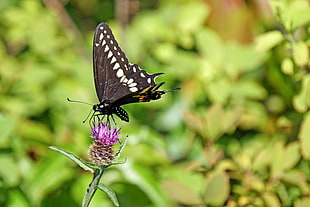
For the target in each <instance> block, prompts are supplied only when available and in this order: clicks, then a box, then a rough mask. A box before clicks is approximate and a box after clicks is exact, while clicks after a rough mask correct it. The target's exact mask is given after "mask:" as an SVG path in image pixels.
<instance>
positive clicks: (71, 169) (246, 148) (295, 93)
mask: <svg viewBox="0 0 310 207" xmlns="http://www.w3.org/2000/svg"><path fill="white" fill-rule="evenodd" d="M309 8H310V7H309V1H307V0H298V1H295V0H286V1H284V0H269V1H267V0H250V1H242V0H115V1H112V0H110V1H108V0H106V1H105V0H102V1H100V0H88V1H84V0H74V1H73V0H44V1H41V0H1V1H0V206H5V207H7V206H8V207H16V206H18V207H29V206H31V207H38V206H44V207H49V206H59V207H62V206H65V207H75V206H81V202H82V199H83V196H84V194H85V192H86V189H87V186H88V184H89V183H90V181H91V179H92V174H91V173H89V172H88V171H84V170H82V169H81V168H79V167H78V166H77V165H76V164H75V163H73V162H72V161H71V160H69V159H67V158H66V157H64V156H62V155H61V154H59V153H57V152H55V151H52V150H50V149H49V148H48V146H50V145H54V146H57V147H60V148H63V149H65V150H68V151H71V152H73V153H75V154H76V155H78V156H80V157H82V158H84V159H87V151H88V146H89V145H90V143H91V141H92V140H91V138H89V136H90V132H89V130H90V127H89V125H88V124H87V123H85V124H83V123H82V121H83V120H84V119H85V118H86V116H87V114H88V113H89V111H90V110H91V107H90V106H88V105H85V104H77V103H69V102H67V101H66V98H67V97H69V98H71V99H74V100H80V101H85V102H88V103H90V104H95V103H97V102H98V100H97V97H96V94H95V89H94V85H93V74H92V37H93V32H94V29H95V27H96V25H97V24H98V23H99V22H102V21H104V22H107V23H108V24H109V25H110V26H111V28H112V30H113V32H114V34H115V36H116V38H117V40H118V42H119V44H120V45H121V47H122V48H123V50H124V51H125V53H126V54H127V56H128V58H129V60H130V61H131V62H133V63H137V64H139V65H140V66H141V68H143V69H145V70H146V71H148V72H150V73H157V72H164V73H165V75H163V76H160V77H159V78H158V79H157V80H158V81H165V82H166V84H165V85H164V86H163V89H172V88H175V87H181V88H182V90H181V91H177V92H172V93H168V94H166V95H164V96H163V98H162V99H160V100H157V101H153V102H151V103H138V104H130V105H128V106H125V107H124V108H125V109H126V110H127V111H128V112H129V115H130V119H131V121H130V122H129V123H125V122H118V125H119V126H122V135H123V137H125V136H126V135H128V144H127V145H126V148H125V150H124V151H123V153H122V157H121V159H120V160H124V159H125V158H126V163H125V164H122V165H117V166H113V167H111V168H109V169H108V170H107V171H106V172H105V174H104V176H103V180H102V182H103V183H104V184H106V185H108V186H109V187H110V188H112V189H113V190H114V191H115V193H116V194H117V197H118V199H119V202H120V205H121V206H123V207H127V206H128V207H129V206H136V207H138V206H141V207H142V206H143V207H146V206H148V207H163V206H169V207H170V206H171V207H177V206H230V207H234V206H268V207H278V206H295V207H306V206H310V185H309V180H310V162H309V159H310V113H309V112H308V110H309V106H310V74H309V44H310V38H309V37H310V36H309V32H310V28H309V25H310V9H309ZM91 206H94V207H95V206H96V207H99V206H106V207H107V206H113V203H112V202H111V201H110V200H109V198H108V197H107V196H106V195H105V194H104V193H103V192H99V191H98V192H97V193H96V195H95V197H94V200H93V201H92V203H91Z"/></svg>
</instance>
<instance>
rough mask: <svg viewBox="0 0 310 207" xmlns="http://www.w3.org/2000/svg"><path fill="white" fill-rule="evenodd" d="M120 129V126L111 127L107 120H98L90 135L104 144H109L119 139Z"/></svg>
mask: <svg viewBox="0 0 310 207" xmlns="http://www.w3.org/2000/svg"><path fill="white" fill-rule="evenodd" d="M120 130H121V129H120V128H119V129H117V128H112V129H111V128H110V124H109V123H108V122H104V123H102V122H101V121H99V122H98V124H96V125H95V126H94V127H93V128H92V129H91V133H92V136H90V137H91V138H93V139H95V141H97V142H100V143H102V144H104V145H106V146H111V145H114V144H116V143H117V142H118V141H119V138H120V136H119V134H120Z"/></svg>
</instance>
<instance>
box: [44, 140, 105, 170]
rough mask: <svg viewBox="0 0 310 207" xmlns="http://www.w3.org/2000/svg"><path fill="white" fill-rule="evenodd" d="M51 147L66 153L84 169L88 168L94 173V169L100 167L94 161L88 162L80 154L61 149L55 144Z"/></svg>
mask: <svg viewBox="0 0 310 207" xmlns="http://www.w3.org/2000/svg"><path fill="white" fill-rule="evenodd" d="M49 148H50V149H52V150H55V151H58V152H60V153H61V154H63V155H65V156H66V157H68V158H69V159H71V160H72V161H74V162H75V163H76V164H78V165H79V166H80V167H81V168H83V169H84V170H88V171H90V172H92V173H94V169H98V168H99V167H97V166H96V165H94V164H92V163H89V162H86V161H85V160H83V159H81V158H79V157H78V156H76V155H75V154H73V153H71V152H67V151H66V150H63V149H60V148H58V147H55V146H49Z"/></svg>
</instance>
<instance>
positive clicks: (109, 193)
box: [98, 183, 119, 206]
mask: <svg viewBox="0 0 310 207" xmlns="http://www.w3.org/2000/svg"><path fill="white" fill-rule="evenodd" d="M98 188H99V189H100V190H102V191H103V192H105V193H106V194H107V196H108V197H109V198H110V199H111V201H112V202H113V204H114V205H115V206H119V202H118V200H117V197H116V194H115V193H114V191H113V190H112V189H111V188H110V187H109V186H107V185H104V184H102V183H100V184H99V185H98Z"/></svg>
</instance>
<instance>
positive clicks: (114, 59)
mask: <svg viewBox="0 0 310 207" xmlns="http://www.w3.org/2000/svg"><path fill="white" fill-rule="evenodd" d="M111 53H112V52H111ZM115 62H116V58H115V57H114V56H113V57H112V59H111V62H110V63H111V64H112V63H115Z"/></svg>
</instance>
